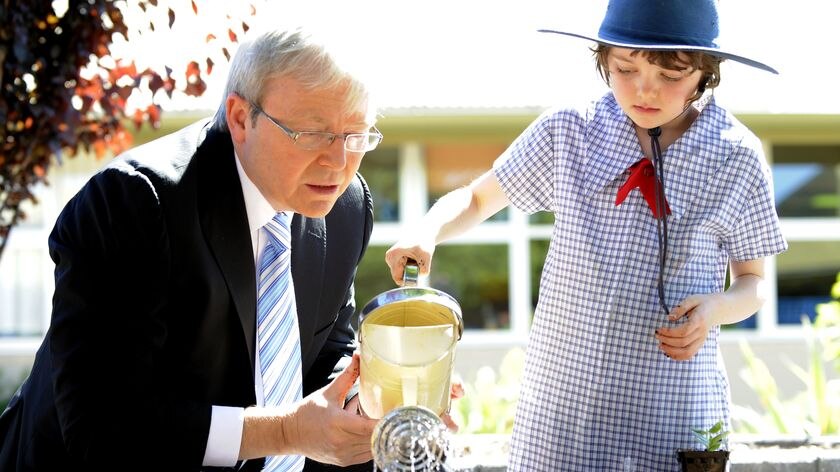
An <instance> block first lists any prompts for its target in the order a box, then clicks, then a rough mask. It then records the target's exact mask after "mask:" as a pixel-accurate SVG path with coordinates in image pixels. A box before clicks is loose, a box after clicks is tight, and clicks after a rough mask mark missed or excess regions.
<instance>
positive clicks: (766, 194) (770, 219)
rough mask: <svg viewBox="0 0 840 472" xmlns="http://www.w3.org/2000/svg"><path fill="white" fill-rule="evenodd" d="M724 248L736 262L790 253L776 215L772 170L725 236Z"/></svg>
mask: <svg viewBox="0 0 840 472" xmlns="http://www.w3.org/2000/svg"><path fill="white" fill-rule="evenodd" d="M723 246H724V248H725V249H726V251H727V253H728V254H729V257H730V258H731V259H732V260H735V261H748V260H753V259H760V258H762V257H767V256H772V255H775V254H779V253H781V252H784V251H786V250H787V247H788V246H787V242H786V241H785V238H784V236H783V235H782V230H781V227H780V225H779V216H778V214H777V213H776V206H775V201H774V198H773V185H772V181H771V177H770V175H769V170H766V171H765V172H764V173H763V174H762V178H761V179H760V180H759V181H758V183H757V185H756V187H755V189H754V190H753V192H752V195H751V196H750V197H749V199H747V201H746V203H745V204H744V206H743V208H742V209H741V212H740V213H739V218H738V221H737V222H736V224H735V225H734V226H733V228H732V231H730V232H729V233H728V234H726V235H725V237H724V239H723Z"/></svg>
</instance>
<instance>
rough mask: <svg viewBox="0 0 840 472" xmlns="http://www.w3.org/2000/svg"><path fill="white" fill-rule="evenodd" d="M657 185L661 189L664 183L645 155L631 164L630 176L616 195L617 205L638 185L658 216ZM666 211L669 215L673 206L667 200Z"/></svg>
mask: <svg viewBox="0 0 840 472" xmlns="http://www.w3.org/2000/svg"><path fill="white" fill-rule="evenodd" d="M655 185H659V190H660V191H661V190H662V185H661V184H660V183H659V180H657V178H656V172H655V171H654V168H653V163H652V162H650V159H648V158H646V157H643V158H642V159H641V160H639V162H637V163H635V164H633V165H632V166H630V177H628V178H627V182H624V185H622V186H621V188H620V189H618V193H617V194H616V196H615V205H616V206H618V205H620V204H621V202H623V201H624V200H625V199H626V198H627V195H629V194H630V191H632V190H633V189H634V188H637V187H638V189H639V191H640V192H642V196H643V197H645V201H646V202H647V204H648V206H649V207H650V212H651V213H652V214H653V217H654V218H658V217H659V214H657V212H656V187H654V186H655ZM665 213H666V214H668V215H670V214H671V207H669V206H668V202H667V201H666V202H665Z"/></svg>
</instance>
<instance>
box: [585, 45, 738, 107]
mask: <svg viewBox="0 0 840 472" xmlns="http://www.w3.org/2000/svg"><path fill="white" fill-rule="evenodd" d="M611 47H612V46H607V45H606V44H598V45H597V46H596V47H595V48H593V49H592V52H593V53H594V54H595V68H596V69H598V73H599V74H601V77H602V78H603V79H604V81H605V82H606V83H607V85H609V84H610V69H609V66H608V64H607V57H608V56H609V52H610V49H611ZM639 53H641V54H643V55H644V57H646V58H647V60H648V62H650V63H651V64H655V65H657V66H659V67H662V68H664V69H672V70H678V71H683V70H685V69H692V70H699V71H702V72H703V77H701V78H700V85H699V86H698V87H697V92H696V93H695V94H694V96H693V97H691V99H690V100H691V101H692V102H693V101H695V100H697V99H699V98H700V97H702V96H703V92H705V91H706V89H712V88H715V87H717V86H718V85H719V84H720V63H721V61H722V60H723V59H721V58H719V57H716V56H712V55H710V54H706V53H703V52H699V51H653V50H642V49H636V50H635V51H633V52H632V53H631V56H635V55H636V54H639Z"/></svg>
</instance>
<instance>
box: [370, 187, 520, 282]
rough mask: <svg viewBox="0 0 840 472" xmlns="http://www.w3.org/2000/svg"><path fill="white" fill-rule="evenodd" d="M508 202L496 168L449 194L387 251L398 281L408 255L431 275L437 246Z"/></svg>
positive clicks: (393, 276) (387, 258) (386, 256)
mask: <svg viewBox="0 0 840 472" xmlns="http://www.w3.org/2000/svg"><path fill="white" fill-rule="evenodd" d="M508 203H509V202H508V199H507V197H506V196H505V193H504V191H503V190H502V187H501V185H500V184H499V181H498V180H497V179H496V176H495V174H494V173H493V171H492V170H488V171H487V172H485V173H484V174H482V175H481V176H480V177H478V178H477V179H475V180H474V181H473V182H472V183H470V184H469V185H468V186H466V187H462V188H459V189H456V190H453V191H451V192H449V193H447V194H446V195H444V196H443V197H441V198H440V200H438V201H437V202H435V204H434V206H432V208H431V209H429V211H428V212H427V213H426V215H425V216H423V218H422V219H421V220H420V221H419V223H418V224H416V225H415V226H413V227H412V228H410V229H409V230H408V231H407V232H405V234H404V235H403V237H402V238H400V240H399V241H397V243H396V244H394V245H393V246H392V247H391V248H390V249H388V252H386V253H385V262H386V263H387V264H388V267H390V269H391V277H392V278H393V279H394V281H395V282H396V283H397V284H401V283H402V276H403V271H404V270H405V263H406V260H407V259H408V258H411V259H414V260H415V261H417V264H418V266H419V268H420V273H421V274H424V275H425V274H428V273H429V271H430V270H431V267H432V264H431V261H432V254H433V253H434V251H435V245H437V244H438V243H441V242H443V241H446V240H448V239H451V238H453V237H455V236H458V235H459V234H461V233H464V232H466V231H467V230H469V229H470V228H472V227H474V226H476V225H478V224H479V223H481V222H482V221H484V220H486V219H487V218H489V217H491V216H493V215H494V214H496V213H498V212H499V210H501V209H502V208H504V207H506V206H507V205H508Z"/></svg>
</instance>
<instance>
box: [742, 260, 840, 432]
mask: <svg viewBox="0 0 840 472" xmlns="http://www.w3.org/2000/svg"><path fill="white" fill-rule="evenodd" d="M831 296H832V298H834V300H832V301H830V302H828V303H821V304H819V305H817V307H816V308H817V317H816V319H815V320H814V323H813V324H812V323H811V321H810V320H809V319H808V317H807V316H803V317H802V330H803V334H804V337H805V341H806V344H807V347H808V365H807V369H803V368H802V367H800V366H798V365H795V364H793V363H792V362H788V368H790V369H791V371H792V372H793V373H794V374H795V375H796V376H797V377H798V378H799V379H800V380H801V381H802V383H803V385H804V389H803V390H801V391H800V392H798V393H796V394H795V395H794V396H793V397H792V398H789V399H782V398H780V397H779V390H778V388H777V386H776V381H775V379H774V378H773V376H772V375H771V374H770V371H769V369H768V368H767V365H766V364H765V363H764V362H763V361H762V360H761V359H759V358H758V357H756V356H755V354H754V353H753V352H752V350H751V349H750V348H749V346H748V345H747V343H746V342H743V341H742V342H741V352H742V353H743V355H744V359H745V361H746V363H747V368H746V369H745V370H744V371H742V372H741V377H742V378H743V379H744V381H745V382H746V383H747V384H748V385H749V386H750V387H751V388H752V389H753V391H754V392H755V393H756V395H757V396H758V399H759V401H760V402H761V405H762V407H763V408H764V412H763V414H762V413H758V412H756V411H755V410H753V409H751V408H748V407H743V406H735V407H733V422H734V423H735V425H736V431H738V432H745V433H761V434H767V433H779V434H805V435H806V436H808V437H813V436H822V435H831V434H839V433H840V379H832V380H830V379H828V376H827V375H826V369H825V365H826V364H831V365H833V366H834V368H835V369H836V370H837V371H838V372H840V274H838V276H837V282H836V283H835V284H834V286H833V287H832V289H831Z"/></svg>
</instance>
